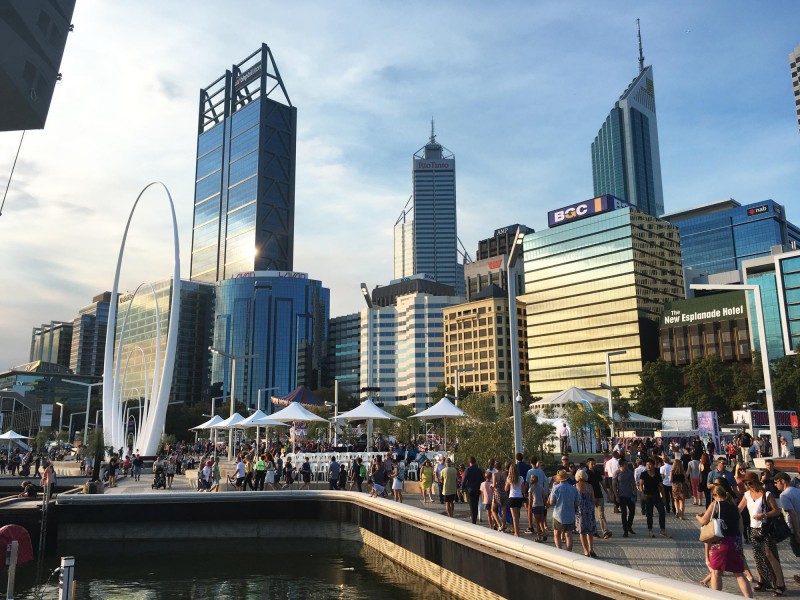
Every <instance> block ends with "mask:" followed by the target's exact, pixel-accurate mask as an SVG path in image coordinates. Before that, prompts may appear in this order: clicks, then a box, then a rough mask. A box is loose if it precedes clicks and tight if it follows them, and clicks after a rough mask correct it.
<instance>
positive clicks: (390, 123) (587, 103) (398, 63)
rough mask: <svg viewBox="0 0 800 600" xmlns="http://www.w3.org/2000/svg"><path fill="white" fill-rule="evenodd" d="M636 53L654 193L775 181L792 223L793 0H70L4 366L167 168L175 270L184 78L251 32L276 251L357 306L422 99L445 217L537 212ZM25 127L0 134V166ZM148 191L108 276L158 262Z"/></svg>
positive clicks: (159, 204) (154, 269)
mask: <svg viewBox="0 0 800 600" xmlns="http://www.w3.org/2000/svg"><path fill="white" fill-rule="evenodd" d="M636 18H640V19H641V27H642V39H643V43H644V55H645V63H646V64H648V65H653V71H654V81H655V95H656V110H657V114H658V134H659V142H660V152H661V170H662V178H663V184H664V202H665V208H666V211H667V212H674V211H678V210H681V209H685V208H690V207H693V206H697V205H700V204H705V203H708V202H712V201H714V200H719V199H724V198H729V197H732V198H735V199H736V200H738V201H739V202H741V203H742V204H745V203H750V202H757V201H759V200H763V199H767V198H771V199H773V200H775V201H776V202H779V203H781V204H783V205H784V206H786V208H787V215H788V218H789V220H790V221H793V222H795V223H800V198H798V191H800V160H798V158H800V133H798V127H797V119H796V113H795V105H794V97H793V93H792V86H791V77H790V73H789V59H788V55H789V53H790V52H791V51H792V50H793V49H794V48H795V47H797V46H798V45H800V27H798V23H800V3H797V2H794V1H792V0H783V1H780V0H776V1H774V2H770V3H759V4H757V5H756V4H753V3H752V2H743V1H738V0H709V1H706V2H694V1H687V0H677V1H673V2H661V3H656V2H648V3H641V2H632V1H627V0H622V1H620V2H614V3H598V2H595V1H593V0H573V1H572V2H560V1H557V0H551V1H542V2H535V3H533V2H531V3H525V2H513V1H510V0H509V1H501V2H493V3H488V2H477V1H463V0H442V1H440V2H436V3H423V2H402V3H400V2H388V1H380V0H378V1H375V2H363V1H362V2H350V1H344V0H342V1H336V2H330V1H305V2H302V3H296V2H272V1H266V0H264V1H258V2H256V1H253V0H251V1H250V2H244V1H242V0H229V1H227V2H224V3H221V2H219V1H216V2H210V1H207V0H171V1H170V2H159V1H157V0H141V1H137V2H133V1H132V0H128V1H118V2H108V1H101V0H80V1H79V2H78V6H77V8H76V11H75V14H74V17H73V23H74V26H75V30H74V32H73V33H71V34H70V35H69V38H68V41H67V46H66V50H65V53H64V58H63V61H62V64H61V73H62V75H63V80H62V82H61V83H59V84H57V86H56V90H55V94H54V96H53V101H52V105H51V108H50V113H49V116H48V119H47V124H46V126H45V128H44V130H38V131H29V132H27V133H26V135H25V138H24V141H23V144H22V148H21V152H20V158H19V162H18V163H17V167H16V170H15V173H14V176H13V179H12V181H11V185H10V188H9V192H8V198H7V200H6V205H5V208H4V210H3V214H2V216H0V257H2V260H0V281H2V285H3V293H2V294H0V370H2V369H4V368H7V367H11V366H14V365H20V364H23V363H25V362H27V361H28V359H29V353H30V339H31V330H32V328H33V327H35V326H37V325H40V324H42V323H49V322H50V321H52V320H71V319H72V318H74V317H75V316H76V315H77V312H78V310H79V309H80V308H81V307H83V306H85V305H87V304H89V303H90V302H91V299H92V297H93V296H94V295H96V294H98V293H101V292H103V291H105V290H110V289H111V287H112V283H113V277H114V269H115V266H116V259H117V255H118V252H119V246H120V242H121V238H122V234H123V231H124V227H125V222H126V220H127V218H128V214H129V212H130V209H131V207H132V205H133V202H134V200H135V199H136V197H137V195H138V194H139V192H140V191H141V190H142V188H144V186H145V185H147V184H148V183H150V182H151V181H162V182H164V183H165V184H166V185H167V187H168V188H169V190H170V192H171V195H172V198H173V200H174V202H175V209H176V214H177V219H178V228H179V234H180V244H181V273H182V275H183V276H184V277H188V273H189V255H190V250H191V228H192V199H193V195H194V184H193V181H194V173H195V153H196V142H197V111H198V97H199V90H200V88H202V87H205V86H207V85H209V84H210V83H211V82H213V81H214V80H216V79H217V78H218V77H220V76H221V75H222V74H224V72H225V70H226V69H228V68H230V66H231V65H232V64H233V63H237V62H240V61H241V60H242V59H244V58H245V57H247V56H249V55H250V54H251V53H252V52H254V51H255V50H257V49H258V48H259V46H260V44H261V43H262V42H264V43H266V44H268V45H269V46H270V49H271V50H272V53H273V56H274V58H275V61H276V63H277V65H278V68H279V69H280V73H281V76H282V77H283V80H284V83H285V85H286V88H287V91H288V94H289V97H290V99H291V102H292V104H293V105H294V106H296V107H297V111H298V133H297V167H296V192H295V201H296V213H295V250H294V263H295V264H294V270H295V271H302V272H307V273H308V274H309V276H310V277H312V278H314V279H319V280H321V281H322V282H323V284H324V285H325V286H326V287H329V288H330V290H331V316H338V315H342V314H346V313H349V312H355V311H357V310H360V309H361V308H362V306H363V298H362V296H361V294H360V292H359V284H360V283H361V282H365V283H367V285H368V286H369V287H370V288H372V287H374V286H375V285H378V284H386V283H388V281H389V280H390V279H392V243H393V242H392V239H393V238H392V229H393V225H394V223H395V221H396V219H397V217H398V215H399V214H400V211H401V209H402V208H403V206H404V205H405V203H406V200H407V199H408V197H409V195H410V194H411V157H412V155H413V154H414V152H416V151H417V150H418V149H419V148H421V147H422V146H423V145H424V144H425V143H426V141H427V139H428V136H429V135H430V120H431V118H432V117H433V118H434V119H435V126H436V134H437V139H438V141H439V142H440V143H441V144H443V145H444V146H445V147H446V148H448V149H449V150H451V151H452V152H453V153H454V154H455V157H456V165H457V166H456V177H457V202H458V234H459V237H460V239H461V240H462V242H463V243H464V245H465V246H466V248H467V250H468V251H469V252H470V254H472V255H473V256H474V254H475V250H476V248H477V242H478V240H480V239H484V238H487V237H490V236H491V235H492V234H493V231H494V229H496V228H499V227H504V226H506V225H509V224H513V223H522V224H525V225H528V226H529V227H533V228H534V229H537V230H538V229H543V228H545V227H546V226H547V220H546V215H547V211H548V210H552V209H556V208H560V207H562V206H566V205H568V204H572V203H574V202H579V201H581V200H585V199H587V198H591V197H592V196H593V189H592V169H591V156H590V145H591V142H592V141H593V139H594V137H595V135H596V134H597V131H598V129H599V128H600V126H601V125H602V123H603V121H604V120H605V118H606V116H607V115H608V112H609V110H610V109H611V108H612V106H613V104H614V102H615V101H616V100H617V99H618V98H619V96H620V94H621V93H622V92H623V91H624V90H625V88H626V87H627V85H628V84H629V83H630V82H631V80H633V78H634V77H635V76H636V74H637V73H638V47H637V40H636ZM19 140H20V133H19V132H9V133H0V185H2V188H0V190H4V189H5V185H6V182H7V181H8V177H9V174H10V172H11V165H12V163H13V160H14V155H15V153H16V150H17V145H18V144H19ZM171 233H172V226H171V222H170V217H169V209H168V205H167V203H166V201H165V198H164V196H163V194H160V193H158V192H156V191H152V190H151V191H149V192H148V193H147V194H145V196H144V197H143V199H142V202H141V203H140V207H139V208H138V209H137V212H136V214H135V216H134V218H133V222H132V225H131V232H130V234H129V237H128V243H127V247H126V252H125V260H124V263H123V271H122V277H121V281H120V290H121V291H122V290H132V289H135V288H136V287H137V286H138V285H139V284H140V283H142V282H146V281H157V280H160V279H163V278H166V277H168V276H170V274H171V272H172V241H171V239H172V238H171Z"/></svg>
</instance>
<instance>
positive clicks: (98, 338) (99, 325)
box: [69, 292, 111, 377]
mask: <svg viewBox="0 0 800 600" xmlns="http://www.w3.org/2000/svg"><path fill="white" fill-rule="evenodd" d="M110 302H111V292H103V293H102V294H98V295H97V296H95V297H94V298H92V303H91V304H89V305H88V306H84V307H83V308H82V309H80V311H78V316H77V317H75V319H74V320H73V321H72V350H71V353H70V359H69V368H70V369H71V370H72V372H73V373H75V374H76V375H93V376H95V377H100V376H101V375H102V374H103V364H104V363H105V347H106V330H107V329H108V308H109V303H110Z"/></svg>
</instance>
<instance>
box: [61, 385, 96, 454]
mask: <svg viewBox="0 0 800 600" xmlns="http://www.w3.org/2000/svg"><path fill="white" fill-rule="evenodd" d="M62 381H63V382H64V383H74V384H75V385H82V386H84V387H85V388H86V421H85V422H84V425H83V444H84V445H86V444H88V443H89V403H90V402H91V400H92V388H93V387H94V386H96V385H103V382H102V381H98V382H97V383H86V382H84V381H75V380H74V379H62Z"/></svg>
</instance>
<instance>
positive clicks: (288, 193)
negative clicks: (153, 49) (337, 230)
mask: <svg viewBox="0 0 800 600" xmlns="http://www.w3.org/2000/svg"><path fill="white" fill-rule="evenodd" d="M296 132H297V109H296V108H295V107H294V106H292V104H291V102H290V101H289V96H288V94H287V92H286V88H285V87H284V85H283V80H282V79H281V76H280V74H279V72H278V68H277V66H276V65H275V60H274V59H273V57H272V53H271V52H270V49H269V47H268V46H267V45H266V44H262V46H261V48H260V49H259V50H258V51H256V52H254V53H253V54H251V55H250V56H248V57H247V58H246V59H245V60H243V61H242V62H240V63H238V64H235V65H233V67H232V68H231V70H229V71H226V72H225V74H224V75H223V76H222V77H220V78H219V79H217V80H216V81H215V82H214V83H212V84H211V85H210V86H208V87H207V88H205V89H202V90H200V115H199V121H198V138H197V170H196V178H195V180H196V183H195V199H194V203H195V204H194V226H193V229H192V258H191V271H190V272H191V279H192V280H193V281H202V282H209V283H211V282H216V281H222V280H224V279H229V278H231V277H233V276H235V275H236V274H237V273H241V272H251V271H261V270H274V271H291V270H292V266H293V265H292V260H293V246H294V186H295V145H296Z"/></svg>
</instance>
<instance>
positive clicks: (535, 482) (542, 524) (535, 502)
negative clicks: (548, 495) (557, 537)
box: [528, 473, 547, 542]
mask: <svg viewBox="0 0 800 600" xmlns="http://www.w3.org/2000/svg"><path fill="white" fill-rule="evenodd" d="M545 500H546V499H545V489H544V482H542V481H539V476H538V475H536V474H535V473H533V474H531V483H530V485H529V486H528V505H529V506H530V507H531V514H532V515H533V520H534V522H535V523H536V525H535V527H534V529H535V531H534V533H535V534H536V541H537V542H546V541H547V523H546V521H547V506H546V505H545Z"/></svg>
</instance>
